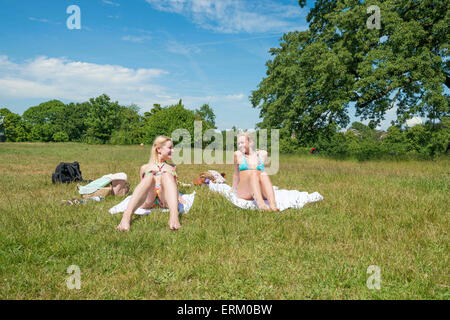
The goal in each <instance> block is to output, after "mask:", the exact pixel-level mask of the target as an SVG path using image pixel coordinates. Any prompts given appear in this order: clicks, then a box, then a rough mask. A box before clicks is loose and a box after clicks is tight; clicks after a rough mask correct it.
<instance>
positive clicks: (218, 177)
mask: <svg viewBox="0 0 450 320" xmlns="http://www.w3.org/2000/svg"><path fill="white" fill-rule="evenodd" d="M208 172H209V173H210V174H211V175H212V176H213V178H214V181H215V183H225V178H224V177H222V175H221V174H220V173H219V172H217V171H215V170H208Z"/></svg>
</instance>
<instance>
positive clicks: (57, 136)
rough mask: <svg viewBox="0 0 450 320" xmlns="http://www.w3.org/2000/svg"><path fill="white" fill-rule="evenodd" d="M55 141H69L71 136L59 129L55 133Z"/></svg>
mask: <svg viewBox="0 0 450 320" xmlns="http://www.w3.org/2000/svg"><path fill="white" fill-rule="evenodd" d="M53 141H55V142H67V141H69V136H68V135H67V133H65V132H62V131H59V132H57V133H55V134H54V135H53Z"/></svg>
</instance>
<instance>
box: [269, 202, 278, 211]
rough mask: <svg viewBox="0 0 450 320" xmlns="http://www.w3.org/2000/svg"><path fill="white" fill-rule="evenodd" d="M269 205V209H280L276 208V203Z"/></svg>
mask: <svg viewBox="0 0 450 320" xmlns="http://www.w3.org/2000/svg"><path fill="white" fill-rule="evenodd" d="M269 207H270V211H280V209H278V208H277V204H276V203H271V204H269Z"/></svg>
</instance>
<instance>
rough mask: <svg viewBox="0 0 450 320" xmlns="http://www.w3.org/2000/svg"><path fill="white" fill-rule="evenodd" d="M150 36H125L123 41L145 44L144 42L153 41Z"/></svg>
mask: <svg viewBox="0 0 450 320" xmlns="http://www.w3.org/2000/svg"><path fill="white" fill-rule="evenodd" d="M151 39H152V37H150V36H131V35H130V36H124V37H122V40H123V41H130V42H134V43H143V42H144V41H147V40H151Z"/></svg>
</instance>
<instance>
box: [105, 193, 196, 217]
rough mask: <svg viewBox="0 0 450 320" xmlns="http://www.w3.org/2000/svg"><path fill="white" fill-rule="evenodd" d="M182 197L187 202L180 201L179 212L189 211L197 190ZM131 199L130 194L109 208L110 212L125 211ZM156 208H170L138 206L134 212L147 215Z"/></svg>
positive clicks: (165, 210) (163, 210)
mask: <svg viewBox="0 0 450 320" xmlns="http://www.w3.org/2000/svg"><path fill="white" fill-rule="evenodd" d="M181 198H182V199H183V200H184V201H185V204H182V203H178V213H188V212H189V210H190V209H191V207H192V205H193V204H194V199H195V191H194V192H193V193H190V194H183V195H181ZM130 199H131V196H128V197H127V198H126V199H125V200H123V201H122V202H121V203H119V204H118V205H115V206H114V207H112V208H111V209H109V213H111V214H116V213H119V212H124V211H125V210H126V209H127V206H128V201H130ZM155 210H159V211H162V212H167V211H169V209H166V208H164V209H142V208H138V209H136V211H135V212H134V214H138V215H146V214H149V213H152V212H153V211H155Z"/></svg>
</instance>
